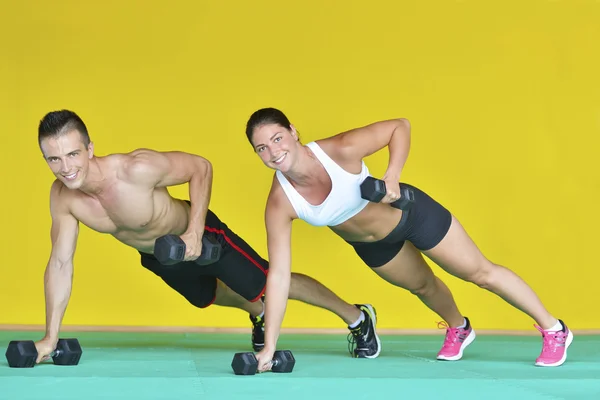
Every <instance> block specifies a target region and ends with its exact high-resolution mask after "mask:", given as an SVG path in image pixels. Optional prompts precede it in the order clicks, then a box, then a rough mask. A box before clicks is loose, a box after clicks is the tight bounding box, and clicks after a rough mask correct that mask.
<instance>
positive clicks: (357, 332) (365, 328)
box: [348, 304, 381, 358]
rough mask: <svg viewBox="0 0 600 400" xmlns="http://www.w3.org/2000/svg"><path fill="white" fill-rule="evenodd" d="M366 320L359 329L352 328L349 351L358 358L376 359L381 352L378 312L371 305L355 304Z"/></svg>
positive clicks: (349, 337) (349, 335)
mask: <svg viewBox="0 0 600 400" xmlns="http://www.w3.org/2000/svg"><path fill="white" fill-rule="evenodd" d="M355 306H356V307H357V308H358V309H359V310H360V311H361V312H362V313H363V315H364V317H365V319H364V321H362V322H361V323H360V324H359V325H358V326H357V327H355V328H350V327H348V329H350V333H349V334H348V343H349V345H348V351H350V354H351V355H352V356H353V357H356V358H376V357H377V356H379V353H380V352H381V342H380V341H379V337H378V336H377V332H376V330H375V329H376V327H377V312H376V311H375V308H374V307H373V306H372V305H370V304H355Z"/></svg>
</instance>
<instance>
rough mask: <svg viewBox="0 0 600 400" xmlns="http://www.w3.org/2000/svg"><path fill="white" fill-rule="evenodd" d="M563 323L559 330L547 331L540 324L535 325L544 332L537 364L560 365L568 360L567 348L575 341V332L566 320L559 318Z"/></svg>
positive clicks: (545, 365)
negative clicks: (568, 326) (566, 323)
mask: <svg viewBox="0 0 600 400" xmlns="http://www.w3.org/2000/svg"><path fill="white" fill-rule="evenodd" d="M558 322H560V324H561V325H562V329H561V330H559V331H545V330H543V329H542V328H541V327H540V326H538V325H533V326H535V327H536V329H537V330H538V331H540V332H541V333H542V338H543V340H544V343H543V345H542V353H541V354H540V356H539V357H538V358H537V359H536V360H535V365H537V366H540V367H558V366H559V365H562V364H563V363H564V362H565V361H566V360H567V349H568V348H569V346H570V345H571V342H572V341H573V332H571V330H570V329H569V328H567V326H566V325H565V323H564V322H562V321H561V320H560V319H559V320H558Z"/></svg>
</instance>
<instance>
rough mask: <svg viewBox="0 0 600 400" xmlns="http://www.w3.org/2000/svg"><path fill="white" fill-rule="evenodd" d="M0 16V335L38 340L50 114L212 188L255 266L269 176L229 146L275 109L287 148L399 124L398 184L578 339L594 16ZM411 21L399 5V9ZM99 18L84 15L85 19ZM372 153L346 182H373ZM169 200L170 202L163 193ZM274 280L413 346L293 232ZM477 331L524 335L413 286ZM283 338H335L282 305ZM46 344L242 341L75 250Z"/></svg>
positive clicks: (496, 303)
mask: <svg viewBox="0 0 600 400" xmlns="http://www.w3.org/2000/svg"><path fill="white" fill-rule="evenodd" d="M3 3H4V4H3V5H2V15H1V16H0V19H1V21H0V22H1V23H0V41H1V42H0V44H1V48H2V54H1V55H0V57H1V62H0V93H1V95H0V102H1V103H0V113H1V115H0V131H1V132H2V146H0V169H1V170H2V172H3V181H4V185H5V186H4V190H3V193H4V194H3V195H2V196H1V197H0V199H1V200H0V201H1V203H0V213H1V214H2V229H1V231H0V232H1V233H0V235H1V236H0V240H1V241H2V248H3V253H4V254H3V256H2V267H1V269H0V304H2V307H1V312H0V323H2V324H43V323H44V295H43V272H44V268H45V265H46V262H47V259H48V256H49V253H50V241H49V237H50V236H49V230H50V219H49V210H48V193H49V187H50V184H51V182H52V180H53V179H52V175H51V174H50V171H49V169H48V167H47V165H46V164H45V163H44V161H43V159H42V157H41V154H40V152H39V149H38V147H37V142H36V140H37V138H36V129H37V124H38V121H39V120H40V118H42V116H43V115H44V114H45V113H46V112H48V111H51V110H55V109H60V108H69V109H72V110H74V111H76V112H77V113H79V114H80V115H81V117H82V118H83V119H84V121H85V122H86V123H87V125H88V128H89V130H90V133H91V136H92V139H93V140H94V142H95V145H96V151H97V153H98V154H99V155H103V154H107V153H111V152H127V151H130V150H133V149H134V148H137V147H150V148H155V149H158V150H174V149H175V150H186V151H189V152H193V153H198V154H201V155H204V156H206V157H207V158H209V159H210V160H211V161H212V162H213V164H214V167H215V186H214V189H213V197H212V202H211V208H212V209H214V211H215V212H217V213H218V214H219V215H220V216H221V217H222V218H223V219H224V220H225V221H226V222H227V223H228V224H229V225H230V227H231V228H233V229H234V230H235V231H236V232H237V233H238V234H240V235H241V236H242V237H244V238H245V239H246V240H247V241H248V242H249V243H250V244H251V245H253V246H254V247H255V248H256V249H257V250H258V251H259V252H260V253H262V254H263V255H265V256H266V242H265V232H264V224H263V210H264V203H265V199H266V196H267V193H268V189H269V186H270V182H271V176H272V172H271V171H269V170H267V169H266V168H264V166H263V165H262V164H261V162H260V160H259V158H258V157H257V156H256V155H255V154H254V153H253V152H252V150H251V147H250V145H249V144H248V143H247V141H246V138H245V136H244V126H245V123H246V120H247V118H248V116H249V115H250V114H251V113H252V112H253V111H254V110H256V109H258V108H261V107H265V106H275V107H278V108H281V109H282V110H283V111H284V112H286V113H287V114H288V116H289V117H290V119H291V120H292V122H293V123H294V124H295V125H296V126H297V127H298V129H299V130H300V132H301V136H302V139H303V141H304V142H308V141H310V140H314V139H317V138H321V137H324V136H327V135H331V134H335V133H337V132H339V131H342V130H346V129H349V128H352V127H355V126H359V125H364V124H367V123H370V122H373V121H376V120H379V119H387V118H393V117H406V118H409V119H410V120H411V122H412V126H413V145H412V151H411V154H410V157H409V161H408V164H407V166H406V169H405V172H404V174H403V176H402V179H403V180H404V181H407V182H411V183H413V184H416V185H418V186H420V187H422V188H423V189H424V190H426V191H427V192H429V193H430V194H431V195H433V196H434V197H435V198H436V199H438V200H439V201H441V202H442V203H443V204H444V205H446V206H447V207H448V208H450V210H451V211H452V212H453V213H455V214H456V215H457V216H458V218H459V219H460V220H461V221H462V223H463V224H464V225H465V227H466V228H467V230H468V232H469V233H470V234H471V236H472V237H473V238H474V239H475V241H476V242H477V243H478V245H479V246H480V247H481V249H482V250H483V252H484V253H485V254H486V255H487V256H488V257H489V258H491V259H492V260H494V261H495V262H497V263H500V264H504V265H506V266H508V267H510V268H512V269H514V270H515V271H516V272H517V273H519V274H520V275H521V276H523V277H524V278H525V279H526V280H527V281H528V282H529V283H530V284H531V285H532V286H533V287H534V288H535V290H537V292H538V293H539V295H540V296H541V297H542V298H543V300H544V302H545V303H546V304H547V306H548V308H549V309H550V310H551V311H552V312H553V313H554V314H555V315H557V316H559V317H561V318H564V319H565V320H566V321H568V322H569V323H570V325H571V327H572V328H574V329H585V328H599V327H600V325H599V322H598V319H597V317H596V314H597V307H598V305H599V302H598V299H597V295H596V293H597V280H598V279H600V272H599V271H600V267H599V266H598V261H597V257H595V250H596V248H597V242H598V237H597V227H598V226H599V224H600V217H599V216H600V213H599V212H598V194H599V191H600V184H599V182H600V181H599V178H600V174H599V172H598V171H599V168H598V167H597V160H598V145H599V144H600V143H599V139H598V136H599V133H600V132H599V130H600V129H599V128H600V94H599V93H600V84H599V83H600V80H599V78H598V71H600V57H599V55H598V54H599V53H598V43H600V25H599V24H598V21H600V4H599V3H597V2H594V1H591V0H590V1H587V2H584V1H569V2H567V1H561V2H558V1H526V2H521V1H518V2H517V1H510V2H507V1H504V0H503V1H493V2H491V1H490V2H479V1H454V2H447V1H431V2H413V1H391V0H389V1H382V2H372V3H371V4H370V5H369V6H367V5H366V4H368V3H365V2H364V1H356V0H344V1H317V0H307V1H302V2H296V3H294V4H289V3H288V2H282V1H280V0H272V1H253V2H242V1H220V2H196V1H172V2H157V1H144V2H142V1H135V2H121V1H115V0H110V1H105V2H101V3H97V5H92V4H91V3H88V2H81V1H74V0H69V1H67V0H58V1H53V2H37V1H32V0H27V1H20V2H16V1H15V2H12V1H5V2H3ZM417 3H418V4H417ZM100 4H101V5H100ZM386 161H387V152H385V151H384V152H381V153H380V154H378V155H375V156H373V157H371V158H370V159H369V160H368V165H369V167H370V168H371V172H372V173H373V174H375V175H379V176H380V175H381V174H382V173H383V172H384V170H385V167H386ZM172 193H174V194H175V195H177V196H182V197H183V196H187V187H177V188H174V189H173V190H172ZM293 269H294V271H298V272H304V273H307V274H310V275H312V276H314V277H315V278H317V279H319V280H321V281H322V282H323V283H325V284H326V285H328V286H329V287H330V288H331V289H333V290H334V291H336V292H337V293H338V294H340V295H341V296H342V297H343V298H345V299H347V300H348V301H350V302H371V303H373V304H374V305H375V306H376V307H377V309H378V312H379V316H380V326H381V327H383V328H434V327H435V322H436V321H437V320H438V319H437V317H436V316H435V315H433V314H432V313H431V312H430V311H428V310H427V309H426V308H425V306H423V305H421V304H420V303H419V302H418V300H417V299H416V298H415V297H413V296H412V295H410V294H408V293H407V292H404V291H402V290H401V289H398V288H395V287H392V286H390V285H389V284H387V283H385V282H384V281H382V280H380V279H379V278H377V277H376V276H375V274H373V273H372V272H370V271H369V269H368V268H367V267H365V266H364V265H362V264H361V262H360V260H359V259H358V257H357V256H356V255H355V254H354V252H353V251H352V249H351V248H350V247H348V246H347V245H346V244H345V243H343V241H341V240H340V239H339V238H337V237H336V236H335V235H334V234H333V233H331V232H330V231H329V230H328V229H326V228H314V227H310V226H308V225H307V224H305V223H302V222H298V223H296V224H295V230H294V240H293ZM434 270H435V271H436V272H437V273H438V274H439V275H440V276H441V277H442V278H443V279H444V280H445V281H446V282H447V283H448V284H449V286H450V287H451V289H452V290H453V292H454V294H455V297H456V299H457V301H458V303H459V306H460V308H461V310H462V311H463V313H465V314H466V315H468V316H470V317H471V319H472V320H473V322H474V323H475V324H476V326H477V327H479V328H482V329H483V328H498V329H533V328H532V326H531V325H530V324H531V323H532V321H531V320H530V319H529V318H528V317H526V316H524V315H523V314H521V313H520V312H518V311H516V310H515V309H513V308H512V307H510V306H509V305H507V304H505V303H504V302H503V301H501V300H500V299H498V298H497V297H495V296H494V295H492V294H490V293H488V292H485V291H483V290H480V289H478V288H476V287H474V286H472V285H470V284H467V283H464V282H461V281H459V280H457V279H455V278H452V277H450V276H448V274H446V273H444V272H443V271H441V270H440V269H439V268H438V267H436V266H434ZM288 310H289V311H288V313H287V315H286V320H285V326H286V327H333V328H343V327H344V324H343V323H342V322H341V321H340V320H338V319H337V318H336V317H335V316H333V315H331V314H329V313H328V312H325V311H322V310H318V309H315V308H312V307H308V306H304V305H301V304H297V303H290V306H289V309H288ZM64 323H65V324H77V325H85V324H89V325H155V326H158V325H165V326H168V325H175V326H223V327H246V326H248V319H247V316H246V315H245V314H244V313H242V312H241V311H237V310H227V309H222V308H219V307H212V308H210V309H207V310H198V309H196V308H194V307H192V306H191V305H188V303H187V302H186V301H185V300H184V299H183V298H182V297H180V296H179V295H178V294H177V293H175V292H173V291H171V290H170V289H169V288H167V287H166V285H164V284H163V283H162V281H161V280H160V279H159V278H157V277H155V276H154V275H153V274H152V273H150V272H148V271H146V270H145V269H143V268H142V267H141V266H140V265H139V257H138V254H137V252H136V251H135V250H133V249H129V248H126V247H125V246H123V245H121V244H119V243H118V242H117V241H116V240H115V239H113V238H112V237H110V236H106V235H104V236H103V235H100V234H97V233H95V232H91V231H90V230H88V229H86V228H82V230H81V235H80V241H79V245H78V250H77V254H76V259H75V283H74V289H73V294H72V298H71V302H70V305H69V308H68V310H67V315H66V317H65V320H64Z"/></svg>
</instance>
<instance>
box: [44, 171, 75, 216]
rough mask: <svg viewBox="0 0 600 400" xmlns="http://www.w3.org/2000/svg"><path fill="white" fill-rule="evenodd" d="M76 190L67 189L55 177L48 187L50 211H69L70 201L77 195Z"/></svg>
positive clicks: (62, 212)
mask: <svg viewBox="0 0 600 400" xmlns="http://www.w3.org/2000/svg"><path fill="white" fill-rule="evenodd" d="M77 192H78V191H77V190H73V189H69V188H68V187H66V186H65V184H64V183H62V182H61V181H60V180H58V179H56V180H55V181H54V182H52V186H51V187H50V209H51V211H52V213H53V214H54V213H57V212H59V211H60V213H61V214H64V213H70V211H69V210H70V209H71V203H72V202H73V200H74V199H75V198H76V197H77Z"/></svg>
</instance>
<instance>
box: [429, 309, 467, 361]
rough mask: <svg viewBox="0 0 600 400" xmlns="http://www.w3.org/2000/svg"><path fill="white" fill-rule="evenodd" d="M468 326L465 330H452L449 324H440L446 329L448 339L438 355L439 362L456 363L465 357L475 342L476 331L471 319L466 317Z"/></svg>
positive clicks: (439, 324) (439, 325)
mask: <svg viewBox="0 0 600 400" xmlns="http://www.w3.org/2000/svg"><path fill="white" fill-rule="evenodd" d="M465 321H466V323H467V325H466V326H465V327H464V328H450V327H449V326H448V324H447V323H445V322H439V323H438V327H441V328H446V339H444V344H443V345H442V349H441V350H440V352H439V353H438V355H437V359H438V360H446V361H456V360H460V359H461V358H462V356H463V351H464V350H465V348H466V347H467V346H468V345H470V344H471V343H472V342H473V340H475V336H476V335H475V331H474V330H473V328H472V327H471V322H470V321H469V318H467V317H465Z"/></svg>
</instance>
